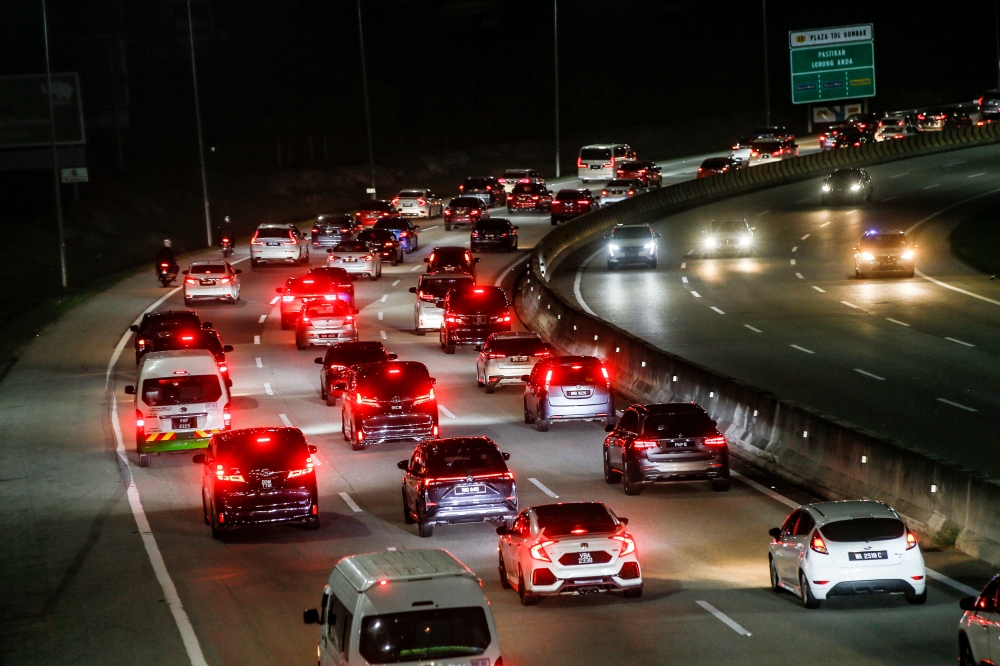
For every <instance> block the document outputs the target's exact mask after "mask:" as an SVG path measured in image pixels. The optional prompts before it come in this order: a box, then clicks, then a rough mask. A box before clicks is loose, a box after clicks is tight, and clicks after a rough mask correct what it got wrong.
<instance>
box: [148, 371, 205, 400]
mask: <svg viewBox="0 0 1000 666" xmlns="http://www.w3.org/2000/svg"><path fill="white" fill-rule="evenodd" d="M221 397H222V384H220V383H219V378H218V377H216V376H215V375H188V376H186V377H161V378H155V379H146V380H144V381H143V382H142V401H143V402H144V403H146V404H147V405H149V406H150V407H163V406H166V405H191V404H195V403H199V402H216V401H217V400H218V399H219V398H221Z"/></svg>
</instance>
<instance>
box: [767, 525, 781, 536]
mask: <svg viewBox="0 0 1000 666" xmlns="http://www.w3.org/2000/svg"><path fill="white" fill-rule="evenodd" d="M767 533H768V534H769V535H771V538H772V539H777V538H778V537H780V536H781V528H780V527H772V528H771V529H769V530H768V531H767Z"/></svg>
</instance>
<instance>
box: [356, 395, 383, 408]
mask: <svg viewBox="0 0 1000 666" xmlns="http://www.w3.org/2000/svg"><path fill="white" fill-rule="evenodd" d="M355 397H356V398H357V403H358V404H359V405H373V406H375V407H378V400H374V399H372V398H366V397H364V396H363V395H361V393H358V394H357V395H356V396H355Z"/></svg>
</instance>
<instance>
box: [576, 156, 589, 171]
mask: <svg viewBox="0 0 1000 666" xmlns="http://www.w3.org/2000/svg"><path fill="white" fill-rule="evenodd" d="M576 168H577V169H586V168H587V165H586V164H584V163H583V158H582V157H578V158H576Z"/></svg>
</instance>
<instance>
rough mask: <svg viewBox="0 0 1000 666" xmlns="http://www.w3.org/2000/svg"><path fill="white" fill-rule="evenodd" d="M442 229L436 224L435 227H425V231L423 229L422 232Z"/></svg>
mask: <svg viewBox="0 0 1000 666" xmlns="http://www.w3.org/2000/svg"><path fill="white" fill-rule="evenodd" d="M440 227H441V225H440V224H435V225H434V226H433V227H424V228H423V229H421V231H430V230H431V229H438V228H440Z"/></svg>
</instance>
